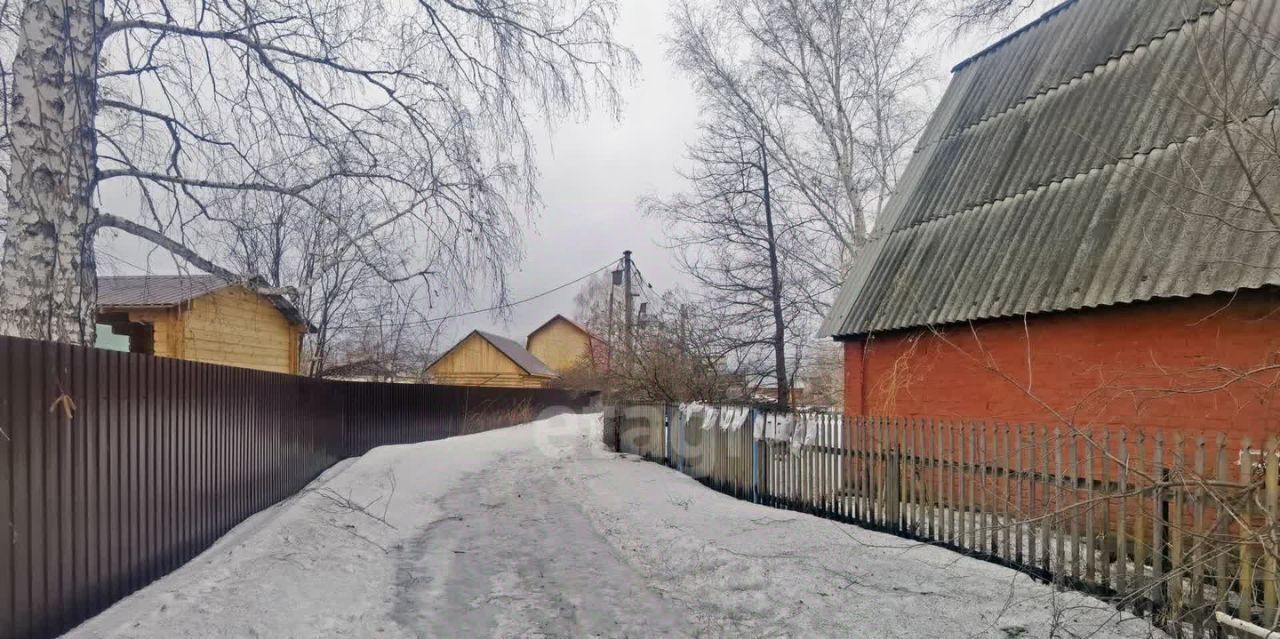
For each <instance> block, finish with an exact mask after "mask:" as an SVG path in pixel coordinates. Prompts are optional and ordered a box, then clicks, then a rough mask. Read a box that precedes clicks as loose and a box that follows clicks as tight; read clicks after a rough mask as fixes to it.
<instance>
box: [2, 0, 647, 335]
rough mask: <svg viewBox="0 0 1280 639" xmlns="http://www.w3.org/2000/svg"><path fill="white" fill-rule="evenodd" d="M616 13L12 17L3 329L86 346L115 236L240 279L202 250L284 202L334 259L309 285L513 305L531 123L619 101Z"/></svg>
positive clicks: (526, 0) (49, 5) (349, 8)
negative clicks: (343, 284) (424, 285)
mask: <svg viewBox="0 0 1280 639" xmlns="http://www.w3.org/2000/svg"><path fill="white" fill-rule="evenodd" d="M614 18H615V6H614V2H613V0H556V1H553V2H536V1H533V0H516V1H513V2H504V3H499V4H495V3H491V2H485V1H481V0H442V1H441V2H430V1H427V0H420V1H419V2H410V3H392V2H385V1H383V0H357V1H356V2H347V1H342V2H339V1H336V0H286V1H284V2H270V3H264V2H256V1H253V0H246V1H244V2H240V3H232V4H216V3H207V2H194V3H179V4H175V3H171V2H168V1H167V0H144V1H143V2H133V1H126V0H109V1H108V0H81V1H77V2H71V3H55V2H48V1H47V0H26V1H24V2H22V3H10V4H4V5H3V6H0V33H2V34H3V38H2V39H0V49H3V51H0V59H3V60H5V61H6V62H7V61H9V60H13V63H12V65H11V66H6V67H3V68H0V73H3V78H2V79H3V82H0V85H3V90H4V91H5V96H4V97H5V98H6V100H5V102H4V103H5V105H6V109H5V110H4V112H3V114H2V115H3V121H2V122H0V125H2V126H3V129H2V130H0V134H2V135H0V140H3V144H4V145H5V149H6V151H7V157H6V158H5V162H4V165H3V169H4V172H3V177H4V180H5V181H4V188H5V191H6V194H7V200H6V204H7V211H6V216H5V218H6V223H5V229H4V230H5V242H4V248H3V257H0V333H3V334H10V335H20V336H27V337H36V338H44V339H55V340H63V341H72V342H81V341H86V340H88V339H90V338H91V337H92V332H93V325H94V323H93V321H92V318H93V308H94V298H95V289H96V284H95V278H94V253H93V242H94V238H95V236H96V234H97V232H98V231H99V230H101V229H104V228H114V229H118V230H120V231H123V232H126V233H129V234H133V235H137V236H139V237H141V238H143V239H144V240H146V241H149V242H152V243H155V244H157V245H158V246H160V247H162V248H163V249H165V250H167V251H171V252H172V253H174V254H175V255H176V256H178V257H179V258H180V259H182V260H184V261H186V262H187V263H189V264H191V265H192V266H194V267H196V268H199V269H201V270H205V271H208V272H211V273H215V274H220V275H224V276H228V277H239V276H241V275H242V274H241V273H238V272H236V271H235V270H232V269H230V268H227V267H224V266H222V265H220V264H218V263H215V262H214V261H212V260H211V259H209V255H208V254H207V253H206V252H204V251H202V250H201V246H200V244H201V242H200V238H205V237H210V236H215V235H218V234H219V233H221V232H225V228H223V227H225V226H226V225H230V226H232V227H234V228H235V231H234V232H232V233H230V236H231V237H232V238H233V240H232V241H231V243H233V244H234V243H236V242H240V243H242V244H243V245H242V246H241V247H240V248H241V250H243V251H255V252H256V251H258V250H259V249H260V248H261V245H260V244H255V243H254V242H257V241H259V240H266V241H268V243H269V242H271V241H279V240H280V239H281V238H279V237H275V238H273V237H271V235H270V233H271V232H272V231H273V229H274V230H278V231H283V230H284V228H285V225H284V224H283V223H282V221H283V218H277V223H276V225H275V226H274V227H273V226H272V222H271V216H272V215H277V216H280V215H285V213H284V211H286V210H288V209H289V208H292V209H293V210H294V212H295V213H296V215H295V216H294V217H297V218H301V219H306V218H319V219H320V220H323V221H324V222H325V223H326V230H325V233H328V234H330V239H328V240H326V241H327V242H330V244H327V245H326V246H327V247H328V248H333V247H335V246H336V247H339V248H338V249H337V250H336V251H326V253H334V254H330V255H328V257H327V259H326V258H317V259H319V263H318V264H316V265H314V267H313V269H312V270H313V272H321V271H325V270H327V269H329V268H331V267H332V266H333V262H334V261H344V260H358V261H360V262H361V263H363V265H364V267H365V268H368V269H370V270H372V271H373V272H374V274H375V275H376V276H377V277H378V278H380V279H382V280H383V281H386V282H389V283H396V282H402V281H407V280H412V279H420V278H422V277H431V278H435V281H436V282H447V280H448V278H449V277H450V276H456V275H458V274H462V273H464V274H466V276H467V277H469V278H475V277H488V278H491V279H492V280H494V281H495V282H496V283H497V284H499V286H497V287H496V288H498V289H499V290H502V286H501V284H502V281H503V277H504V275H505V271H504V270H503V269H504V267H503V264H505V263H509V261H510V260H509V259H503V260H498V259H495V258H496V257H497V256H499V255H501V256H503V257H504V258H509V257H510V254H511V253H512V252H513V249H514V247H513V246H512V245H513V241H512V237H513V228H514V226H515V224H516V213H515V211H516V210H517V209H518V208H519V207H521V206H524V205H528V204H533V203H536V201H537V191H536V188H535V178H536V174H535V170H534V167H533V163H532V158H533V145H532V140H531V137H530V134H529V129H528V120H529V118H530V117H539V118H542V119H544V120H546V121H547V122H554V121H556V120H558V119H560V118H562V117H564V116H567V115H572V114H580V113H584V112H586V111H587V110H588V108H589V106H590V105H591V104H592V102H593V100H594V99H595V98H597V97H598V98H601V99H602V102H603V104H605V105H606V106H607V107H608V108H610V109H613V108H615V107H616V104H617V103H616V98H617V91H616V85H615V82H616V81H617V79H618V78H619V77H620V76H621V75H624V74H625V73H627V72H628V71H629V69H630V68H631V67H632V66H633V65H634V58H633V56H632V54H631V53H630V52H629V51H628V50H626V49H625V48H623V47H621V46H620V45H618V44H617V43H616V42H615V41H614V38H613V30H612V25H613V21H614ZM122 202H123V204H122ZM353 203H354V205H353ZM246 207H248V208H249V209H250V210H251V211H253V213H251V214H250V215H249V218H248V219H247V220H246V218H245V217H244V215H242V211H244V210H245V209H246ZM260 212H261V213H263V215H261V216H260V215H258V213H260ZM246 221H251V222H252V224H249V225H244V224H241V223H242V222H246ZM262 222H266V225H265V226H258V224H259V223H262ZM247 229H253V230H255V231H260V232H261V233H259V237H258V238H257V239H255V240H253V241H252V242H251V241H248V240H249V238H248V237H247V236H246V235H245V234H244V231H246V230H247ZM262 233H265V235H263V234H262ZM397 242H400V243H399V244H397ZM283 253H284V252H282V251H276V252H275V254H274V255H270V256H269V257H270V258H271V259H275V260H278V261H279V260H280V258H281V256H282V255H283ZM303 258H305V256H302V257H295V259H298V260H300V261H301V260H302V259H303ZM389 258H397V259H389ZM254 259H255V260H256V259H258V258H257V257H255V258H254ZM271 259H268V260H267V263H265V264H261V266H264V267H265V270H266V271H267V272H269V273H271V272H272V271H273V269H274V270H275V271H276V272H277V273H273V275H276V274H278V275H279V276H280V277H281V278H282V279H283V271H284V267H283V263H282V261H280V262H278V263H275V264H272V263H270V262H271ZM239 266H246V265H245V264H241V265H239ZM255 266H258V265H256V264H255Z"/></svg>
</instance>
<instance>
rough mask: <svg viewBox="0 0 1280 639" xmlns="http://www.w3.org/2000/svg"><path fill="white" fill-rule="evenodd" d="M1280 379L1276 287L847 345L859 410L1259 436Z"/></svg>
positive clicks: (1275, 429)
mask: <svg viewBox="0 0 1280 639" xmlns="http://www.w3.org/2000/svg"><path fill="white" fill-rule="evenodd" d="M1268 367H1269V368H1268ZM1259 369H1263V370H1259ZM1246 371H1253V374H1248V375H1246V374H1244V373H1245V372H1246ZM1278 386H1280V291H1278V290H1276V289H1268V290H1263V291H1242V292H1240V293H1238V294H1236V295H1234V296H1232V295H1225V294H1224V295H1215V296H1204V297H1198V298H1193V299H1181V300H1165V301H1157V302H1147V303H1141V304H1131V305H1125V306H1117V307H1109V308H1101V309H1092V310H1085V311H1074V312H1068V313H1054V314H1045V315H1036V316H1029V317H1027V318H1026V319H1025V321H1024V319H1023V318H1021V317H1019V318H1013V319H1002V320H992V321H985V322H978V323H974V324H972V325H961V326H949V327H945V328H938V329H937V331H936V332H935V331H928V330H910V331H896V332H892V333H885V334H878V335H873V336H870V337H867V338H864V339H858V340H853V341H849V342H846V343H845V407H846V409H845V410H846V411H847V412H848V413H850V414H863V415H899V416H915V417H926V416H927V417H936V418H968V419H983V420H996V421H1011V422H1012V421H1028V422H1039V423H1053V422H1054V421H1055V414H1056V415H1060V416H1062V417H1063V418H1066V419H1070V420H1072V421H1073V422H1074V423H1076V424H1078V425H1081V426H1084V425H1089V426H1102V425H1128V426H1140V427H1146V428H1177V429H1180V430H1183V431H1188V432H1193V433H1194V432H1199V431H1225V432H1228V433H1229V434H1231V435H1233V436H1234V437H1240V436H1243V435H1246V434H1247V435H1250V436H1251V437H1253V438H1254V441H1255V442H1257V441H1259V438H1261V437H1264V436H1267V435H1275V434H1280V410H1278V407H1280V392H1278V390H1277V387H1278Z"/></svg>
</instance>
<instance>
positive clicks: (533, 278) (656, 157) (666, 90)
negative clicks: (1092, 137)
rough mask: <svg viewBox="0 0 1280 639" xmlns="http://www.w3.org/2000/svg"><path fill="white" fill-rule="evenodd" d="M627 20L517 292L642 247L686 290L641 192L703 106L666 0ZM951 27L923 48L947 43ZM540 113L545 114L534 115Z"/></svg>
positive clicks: (559, 300) (478, 300)
mask: <svg viewBox="0 0 1280 639" xmlns="http://www.w3.org/2000/svg"><path fill="white" fill-rule="evenodd" d="M621 5H622V6H621V13H620V15H619V20H618V25H617V37H618V38H619V40H621V41H622V42H624V43H625V44H627V45H628V46H630V47H632V49H633V50H634V51H635V53H636V55H637V56H638V57H639V60H640V64H641V67H640V70H639V73H638V76H637V77H636V79H635V83H634V84H633V85H631V86H628V87H625V88H624V99H625V104H624V109H623V115H622V118H621V120H619V121H614V120H613V119H611V118H609V117H607V115H604V114H596V116H595V117H592V118H590V119H588V120H587V121H583V122H564V123H561V124H560V125H558V126H557V127H556V129H555V130H554V131H551V132H543V133H541V134H540V140H539V149H538V157H539V170H540V172H541V180H540V182H539V185H540V190H541V193H542V196H543V201H544V207H543V209H542V210H541V211H535V212H530V214H529V220H528V228H527V231H526V233H525V240H524V250H525V258H524V260H523V261H522V262H521V263H520V264H519V265H518V266H517V267H516V268H514V269H513V271H512V276H511V279H510V284H511V295H510V297H511V299H521V298H524V297H528V296H530V295H534V294H536V293H539V292H541V291H544V290H546V289H549V288H551V287H554V286H557V285H559V284H562V283H564V282H567V281H569V280H573V279H575V278H577V277H579V276H581V275H583V274H585V273H587V272H589V271H591V270H593V269H596V268H599V267H601V266H604V265H606V264H608V263H609V262H610V261H611V260H615V259H617V258H619V257H620V256H621V254H622V251H623V250H624V249H631V250H632V251H634V255H635V259H636V263H637V265H638V266H639V268H640V269H641V270H642V271H643V273H644V274H645V276H646V278H647V279H648V281H649V282H650V283H651V284H652V285H653V286H654V289H655V293H658V294H660V293H661V292H662V291H665V290H667V289H669V288H672V287H675V286H678V285H679V284H680V283H681V282H682V281H683V278H682V276H681V275H680V274H679V273H678V272H677V271H676V269H675V263H674V259H673V256H672V255H671V254H670V253H669V252H668V251H667V250H665V249H664V248H662V243H663V232H662V225H661V224H660V223H659V222H657V221H656V220H652V219H648V218H645V217H644V216H642V215H641V214H640V212H639V211H638V209H637V200H638V199H639V198H641V197H642V196H645V195H650V194H664V193H671V192H673V191H676V190H678V189H680V188H681V186H682V184H681V181H680V179H679V176H678V174H677V169H678V167H679V166H680V165H681V163H682V161H683V153H684V146H685V143H686V142H687V141H689V140H691V139H692V136H693V135H694V133H695V126H696V122H697V118H698V106H697V102H696V100H695V98H694V96H693V92H692V88H691V86H690V84H689V82H688V80H687V79H686V78H684V77H683V76H682V75H681V74H680V73H678V72H677V71H676V70H675V69H674V68H673V67H672V65H671V64H670V63H669V62H668V60H667V59H666V56H665V43H664V40H663V34H665V33H666V32H667V8H668V3H667V2H666V1H665V0H622V2H621ZM945 39H946V38H945V34H944V33H942V32H941V31H940V32H939V34H938V37H936V38H926V42H925V43H923V45H922V46H930V47H937V46H939V45H938V43H939V42H942V41H944V40H945ZM993 39H994V38H976V37H975V38H971V39H969V40H968V41H965V42H961V43H957V44H955V45H953V46H950V47H947V48H946V49H944V50H940V51H936V52H935V54H934V55H935V65H936V66H935V68H936V70H937V78H938V80H939V83H938V84H937V85H936V87H935V89H934V90H933V91H932V95H933V99H937V98H938V97H940V96H941V91H942V89H943V88H944V87H945V80H946V78H947V74H948V72H949V69H950V68H951V67H952V66H953V65H954V64H955V63H956V62H959V61H960V60H962V59H964V58H965V57H967V56H968V55H971V54H972V53H974V52H976V51H978V50H979V49H980V48H981V47H982V46H984V45H985V44H986V43H987V42H988V41H990V40H993ZM531 121H536V119H535V120H531ZM102 239H105V241H100V242H99V247H100V261H101V262H102V267H103V268H102V270H103V272H104V273H129V272H138V271H139V270H142V271H146V272H153V273H168V272H173V271H174V268H175V267H174V263H173V260H172V259H169V257H168V256H167V255H165V254H163V253H162V252H159V251H155V250H148V249H149V248H150V247H146V248H144V247H143V246H142V245H140V244H136V243H133V242H124V241H121V240H112V239H110V237H108V238H102ZM577 290H578V286H576V285H575V286H570V287H568V288H566V289H564V290H563V291H560V292H558V293H555V294H552V295H548V296H546V297H543V298H541V299H538V300H536V301H533V302H530V303H527V304H522V305H519V306H516V307H514V308H511V309H510V313H509V318H507V319H503V318H499V317H497V316H493V315H488V314H485V315H473V316H471V317H467V318H464V319H459V320H453V321H451V322H449V323H448V324H447V325H446V327H445V333H444V334H443V335H441V338H440V340H439V341H438V342H437V347H445V348H447V346H448V345H449V344H451V343H452V342H453V341H454V340H455V339H456V338H458V337H460V336H461V335H463V334H465V333H467V332H469V331H471V330H472V329H476V328H479V329H483V330H489V331H493V332H496V333H500V334H504V335H508V336H510V337H513V338H516V339H517V340H521V341H522V340H523V336H524V335H526V334H527V333H528V332H529V331H530V330H532V329H533V328H535V327H537V326H538V325H540V324H541V323H542V322H544V321H546V320H547V319H548V318H550V317H551V316H553V315H554V314H556V313H564V314H569V313H572V311H573V297H574V295H575V293H576V292H577ZM491 300H492V297H491V296H490V295H488V294H486V292H485V291H483V290H480V291H475V295H474V296H473V299H472V300H471V301H470V302H468V303H461V304H459V305H458V306H456V307H451V308H440V307H437V308H435V309H432V315H433V316H435V315H441V314H445V313H449V312H459V311H466V310H469V309H470V308H476V307H484V306H488V305H489V302H490V301H491Z"/></svg>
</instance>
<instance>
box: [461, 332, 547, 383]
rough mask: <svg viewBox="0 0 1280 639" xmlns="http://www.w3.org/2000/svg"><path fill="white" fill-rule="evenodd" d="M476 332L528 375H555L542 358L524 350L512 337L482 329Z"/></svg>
mask: <svg viewBox="0 0 1280 639" xmlns="http://www.w3.org/2000/svg"><path fill="white" fill-rule="evenodd" d="M476 334H477V335H479V336H480V337H483V338H484V339H485V341H487V342H489V343H490V344H493V347H494V348H496V349H498V350H500V351H502V354H503V355H506V356H507V357H508V358H509V359H510V360H511V361H513V362H515V363H516V365H517V366H519V367H520V368H523V369H524V370H525V372H526V373H529V374H530V375H539V376H543V377H555V376H556V372H555V371H553V370H551V369H550V368H549V367H547V365H546V364H544V363H542V360H540V359H538V358H537V357H534V356H533V353H530V352H529V351H527V350H525V348H524V347H523V346H521V345H520V344H519V343H518V342H516V341H515V340H513V339H510V338H506V337H503V336H501V335H494V334H493V333H486V332H484V331H476Z"/></svg>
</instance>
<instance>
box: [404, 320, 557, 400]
mask: <svg viewBox="0 0 1280 639" xmlns="http://www.w3.org/2000/svg"><path fill="white" fill-rule="evenodd" d="M427 378H428V379H429V380H430V381H431V382H432V383H434V384H449V385H453V386H500V387H507V388H541V387H545V386H549V385H550V384H551V381H552V380H554V379H555V378H556V372H555V371H554V370H552V369H550V368H548V367H547V365H546V364H544V363H543V362H542V361H541V360H539V359H538V358H537V357H534V356H533V355H532V354H530V353H529V351H527V350H525V349H524V347H522V346H520V344H518V343H516V342H515V341H514V340H510V339H507V338H505V337H502V336H500V335H494V334H492V333H486V332H484V331H472V332H471V333H470V334H468V335H467V336H466V337H464V338H462V340H461V341H459V342H458V343H457V344H454V346H453V348H450V349H449V350H448V351H446V352H445V354H444V355H441V356H440V357H439V358H437V359H436V361H434V362H432V363H431V365H430V366H428V367H427Z"/></svg>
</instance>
